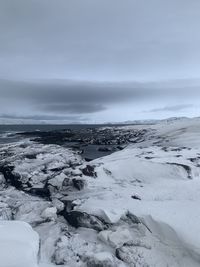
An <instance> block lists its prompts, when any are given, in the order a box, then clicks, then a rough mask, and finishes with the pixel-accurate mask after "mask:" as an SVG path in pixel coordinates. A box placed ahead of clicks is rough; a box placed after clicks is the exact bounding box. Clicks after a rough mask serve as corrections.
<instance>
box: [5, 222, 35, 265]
mask: <svg viewBox="0 0 200 267" xmlns="http://www.w3.org/2000/svg"><path fill="white" fill-rule="evenodd" d="M38 257H39V236H38V234H37V233H36V232H34V231H33V230H32V228H31V227H30V226H29V225H28V224H26V223H24V222H17V221H15V222H10V221H0V266H1V267H27V266H28V267H37V266H38V265H37V263H38Z"/></svg>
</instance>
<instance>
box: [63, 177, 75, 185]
mask: <svg viewBox="0 0 200 267" xmlns="http://www.w3.org/2000/svg"><path fill="white" fill-rule="evenodd" d="M72 185H73V184H72V179H70V178H65V179H64V180H63V183H62V186H63V187H69V186H72Z"/></svg>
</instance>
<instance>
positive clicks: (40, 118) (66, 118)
mask: <svg viewBox="0 0 200 267" xmlns="http://www.w3.org/2000/svg"><path fill="white" fill-rule="evenodd" d="M0 118H2V119H20V120H35V121H51V120H55V121H58V120H60V121H72V120H74V121H76V120H81V121H82V120H86V118H82V117H81V116H55V115H26V116H24V115H15V114H0Z"/></svg>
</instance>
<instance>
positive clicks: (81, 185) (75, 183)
mask: <svg viewBox="0 0 200 267" xmlns="http://www.w3.org/2000/svg"><path fill="white" fill-rule="evenodd" d="M72 182H73V186H74V187H75V188H76V189H78V190H79V191H80V190H82V189H83V188H84V186H85V181H84V180H82V179H76V178H74V179H73V180H72Z"/></svg>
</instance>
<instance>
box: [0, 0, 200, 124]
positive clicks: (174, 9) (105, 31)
mask: <svg viewBox="0 0 200 267" xmlns="http://www.w3.org/2000/svg"><path fill="white" fill-rule="evenodd" d="M199 28H200V1H199V0H0V118H4V120H7V121H11V120H13V119H14V120H16V121H17V120H18V119H20V120H23V121H27V122H28V121H36V122H40V121H46V122H49V123H50V122H63V123H64V122H65V123H66V122H67V123H72V122H75V123H77V122H81V123H88V122H91V123H94V122H96V123H97V122H109V121H110V122H111V121H113V122H114V121H126V120H136V119H151V118H158V119H159V118H166V117H172V116H199V114H200V31H199Z"/></svg>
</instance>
